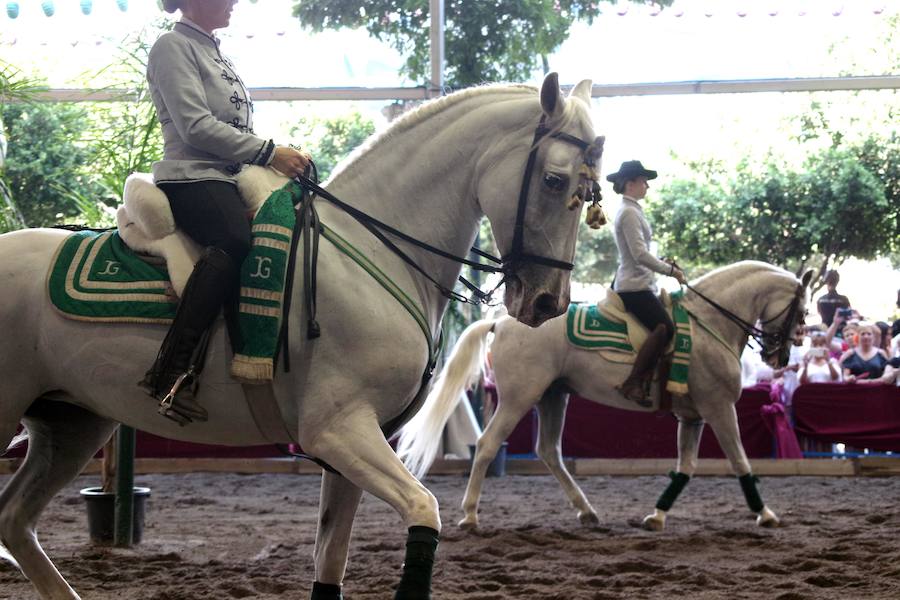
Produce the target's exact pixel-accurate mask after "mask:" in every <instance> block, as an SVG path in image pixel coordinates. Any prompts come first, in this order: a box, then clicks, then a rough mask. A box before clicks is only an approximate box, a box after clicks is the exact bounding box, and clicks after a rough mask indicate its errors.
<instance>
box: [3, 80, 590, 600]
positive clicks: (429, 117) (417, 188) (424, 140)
mask: <svg viewBox="0 0 900 600" xmlns="http://www.w3.org/2000/svg"><path fill="white" fill-rule="evenodd" d="M590 91H591V83H590V81H583V82H581V83H580V84H578V85H577V86H576V87H575V88H574V89H573V90H572V92H571V93H570V94H569V95H568V97H563V95H562V94H561V93H560V90H559V85H558V79H557V77H556V75H555V74H553V75H551V76H548V77H547V78H546V79H545V81H544V84H543V86H542V88H541V90H540V93H538V90H536V89H535V88H533V87H528V86H521V85H508V86H485V87H482V88H478V89H471V90H465V91H462V92H459V93H456V94H452V95H450V96H447V97H445V98H441V99H437V100H435V101H433V102H430V103H428V104H426V105H424V106H423V107H421V108H419V109H417V110H416V111H414V112H412V113H411V114H409V115H406V116H405V117H403V118H401V119H400V120H399V121H398V122H397V123H396V124H395V125H394V126H392V127H391V128H390V129H389V130H388V131H387V132H386V133H384V134H383V135H381V136H380V137H377V138H375V139H374V140H373V141H370V142H369V143H368V144H367V145H366V146H365V147H364V148H363V149H361V150H360V151H359V152H357V153H355V154H354V155H353V157H351V159H350V160H349V162H348V163H346V164H345V166H344V168H342V169H341V170H340V172H339V173H337V174H336V175H335V176H334V177H333V178H332V180H331V181H330V183H329V185H328V186H327V187H328V190H329V191H330V192H331V193H332V194H334V195H335V196H337V197H338V198H341V199H342V200H344V201H345V202H347V203H349V204H351V205H353V206H355V207H357V208H358V209H360V210H363V211H365V212H366V213H368V214H369V215H372V216H374V217H375V218H377V219H380V220H381V221H382V222H384V223H388V224H391V225H393V226H395V227H397V228H398V229H400V230H402V231H403V232H405V233H407V234H409V235H411V236H413V237H415V238H417V239H419V240H422V241H425V242H428V243H430V244H432V245H434V246H437V247H440V248H441V249H443V250H446V251H447V252H451V253H453V254H455V255H457V256H463V255H465V254H466V253H467V252H468V249H469V247H470V245H471V244H472V242H473V240H474V239H475V235H476V231H477V227H478V225H479V222H480V220H481V218H482V216H483V215H487V217H488V218H489V220H490V222H491V225H492V227H493V231H494V235H495V237H496V240H497V244H498V247H499V248H500V250H501V251H502V252H503V256H504V258H508V259H509V261H507V260H504V264H505V266H507V267H508V268H507V271H508V273H507V277H508V279H507V286H506V294H505V304H506V306H507V307H508V308H509V311H510V313H511V314H513V315H515V316H516V318H517V319H519V320H520V321H521V322H523V323H525V324H526V326H537V325H539V324H540V323H542V322H543V321H545V320H546V319H548V318H551V317H553V316H556V315H558V314H560V313H561V312H562V311H564V310H565V309H566V307H567V305H568V302H569V271H567V270H565V268H562V269H560V268H554V267H553V266H551V265H552V264H555V263H554V261H558V262H559V263H560V264H564V263H569V265H570V264H571V261H572V259H573V256H574V252H575V235H576V230H577V225H578V219H579V217H580V212H581V211H580V210H567V202H568V203H570V204H569V206H570V208H572V209H574V208H581V205H578V206H577V207H576V206H574V205H573V204H572V201H571V200H570V197H571V195H572V193H573V192H574V191H575V190H576V189H577V186H579V185H583V183H584V181H583V177H580V176H579V173H580V169H581V167H582V166H583V161H584V160H585V155H586V153H587V150H585V148H594V149H596V148H597V147H598V146H599V140H596V141H597V142H598V144H596V145H594V142H595V138H594V132H593V127H592V125H591V118H590ZM538 96H539V98H538ZM539 123H541V124H542V125H541V130H540V131H541V133H542V135H541V136H540V140H539V141H537V136H536V135H535V132H536V130H537V128H538V126H539ZM535 142H537V143H535ZM532 153H534V155H535V159H534V160H533V172H531V173H529V175H528V177H524V174H525V172H526V163H527V162H528V158H529V156H530V155H531V154H532ZM595 155H596V154H595ZM598 168H599V166H598ZM523 181H527V183H529V184H530V185H529V186H525V187H526V189H528V190H529V191H528V193H527V194H525V197H524V198H521V199H520V198H519V195H518V192H519V186H520V182H523ZM522 202H524V206H523V208H524V212H522V218H521V219H517V214H518V213H519V212H521V211H518V210H517V206H522ZM317 206H318V209H319V215H320V217H321V220H322V222H323V223H324V224H326V225H327V226H328V227H330V228H331V229H332V230H334V231H336V232H338V233H339V234H340V235H341V236H343V237H344V238H345V239H346V240H348V241H349V242H350V243H351V244H352V245H353V246H354V247H355V248H356V249H357V250H358V251H359V252H360V253H361V254H363V255H365V256H366V257H368V259H369V260H371V261H372V262H373V263H374V264H375V265H376V266H377V267H378V268H379V269H380V270H381V271H383V272H384V274H385V275H386V276H387V277H388V278H390V280H391V281H393V283H394V285H395V286H396V288H397V289H399V290H400V291H402V292H403V293H404V294H405V295H406V296H408V297H409V298H410V299H413V300H411V301H412V303H413V304H415V305H417V306H418V307H419V310H420V311H421V313H422V315H424V319H422V320H423V321H424V322H425V324H426V326H427V327H428V328H430V331H431V332H434V333H432V334H431V335H430V337H432V338H436V337H437V333H436V332H437V330H438V328H439V324H440V321H441V318H442V316H443V314H444V310H445V308H446V306H447V302H448V301H447V298H446V297H445V296H444V295H442V293H440V292H439V291H438V290H437V288H436V287H435V286H434V285H432V284H431V283H429V282H428V281H427V280H426V279H425V278H424V277H423V276H422V275H421V274H420V273H418V272H416V271H414V270H413V269H412V268H411V267H410V266H409V265H407V264H406V263H405V262H404V261H403V260H401V259H400V258H399V257H398V256H397V255H396V254H395V253H393V252H392V251H390V250H388V249H387V247H386V246H385V245H384V244H382V243H381V242H380V241H379V240H378V239H376V237H375V236H374V235H373V234H371V233H370V232H369V231H367V230H366V229H365V228H364V227H363V226H362V225H360V224H359V222H357V221H356V220H354V219H353V218H351V217H350V216H349V215H348V214H347V213H346V212H342V211H341V210H338V209H337V208H335V207H334V206H332V205H330V204H329V203H327V202H324V201H320V202H317ZM517 222H518V223H519V224H520V225H521V227H517V226H516V225H517ZM516 229H518V230H519V234H518V235H516ZM67 235H69V234H68V233H67V232H64V231H60V230H50V229H44V230H26V231H19V232H14V233H9V234H5V235H3V236H0V273H2V277H3V287H2V292H0V293H2V295H3V297H2V302H0V306H2V311H0V331H3V334H4V335H3V344H2V346H0V438H2V441H3V442H5V443H9V442H10V440H12V439H13V437H14V435H15V433H16V428H17V426H18V424H19V423H20V422H23V423H24V425H25V427H26V429H27V433H28V435H29V436H30V439H29V447H28V454H27V457H26V459H25V461H24V462H23V463H22V465H21V467H20V468H19V470H18V472H17V473H16V474H15V475H14V476H13V477H12V479H11V480H10V481H9V483H8V484H7V486H6V487H5V489H4V490H3V491H2V493H0V542H2V544H3V546H5V548H6V549H7V550H8V552H9V554H10V555H11V556H12V557H13V558H14V559H15V561H17V563H18V565H19V566H20V568H21V570H22V572H23V573H24V574H25V576H26V577H28V579H30V580H31V582H32V583H33V585H34V587H35V588H36V590H37V593H38V594H39V595H40V597H41V598H44V599H53V600H72V599H76V598H78V595H77V594H76V593H75V591H73V590H72V588H71V587H70V586H69V585H68V584H67V583H66V581H65V579H64V578H63V577H62V575H61V574H60V573H59V572H58V571H57V569H56V568H55V567H54V565H53V563H52V562H51V561H50V559H49V558H48V557H47V556H46V555H45V553H44V551H43V550H42V548H41V546H40V544H39V543H38V539H37V537H36V535H35V524H36V521H37V519H38V517H39V515H40V514H41V512H42V510H43V509H44V507H45V506H46V505H47V503H48V502H49V500H50V499H51V498H52V497H53V496H54V495H55V494H56V493H57V492H58V491H59V490H60V489H61V488H62V487H63V486H65V485H66V484H67V483H69V482H70V481H71V480H72V479H73V478H74V477H75V476H76V475H78V474H79V473H80V472H81V470H82V468H83V467H84V466H85V464H86V463H87V462H88V460H89V459H90V458H91V457H92V456H93V455H94V453H95V452H96V451H97V450H98V448H100V446H101V445H102V444H103V443H104V442H105V441H106V440H107V438H109V436H110V434H111V433H112V431H113V430H114V428H115V427H116V425H117V423H125V424H127V425H130V426H132V427H135V428H138V429H141V430H143V431H148V432H151V433H153V434H156V435H160V436H165V437H169V438H172V439H177V440H185V441H192V442H202V443H213V444H228V445H235V446H237V445H252V444H265V443H269V442H272V441H277V442H284V443H290V442H292V441H296V442H298V443H299V444H300V445H301V446H302V448H303V449H304V451H305V452H306V453H308V454H310V455H313V456H315V457H317V458H319V459H321V460H322V461H324V462H326V463H327V464H329V465H331V466H332V467H333V468H334V469H336V471H337V472H339V473H340V475H336V474H333V473H324V474H323V478H322V494H321V506H320V518H319V527H318V534H317V539H316V550H315V556H314V561H315V577H316V581H317V582H319V583H322V584H327V585H328V586H329V587H330V588H334V587H336V586H338V585H339V584H341V582H342V580H343V577H344V572H345V568H346V565H347V553H348V546H349V543H350V532H351V526H352V522H353V518H354V515H355V513H356V509H357V506H358V503H359V500H360V497H361V494H362V492H363V490H365V491H367V492H369V493H371V494H373V495H374V496H377V497H378V498H381V499H382V500H384V501H385V502H387V503H388V504H389V505H390V506H392V507H393V508H394V509H395V510H396V511H397V512H398V513H399V515H400V517H401V519H402V521H403V523H404V524H405V526H406V527H410V528H412V527H420V528H430V529H433V530H438V531H439V530H440V518H439V514H438V504H437V500H436V499H435V497H434V496H433V495H432V494H431V493H430V492H429V491H428V490H427V489H426V488H425V487H424V486H423V485H421V484H420V483H419V482H418V481H417V480H416V479H415V478H414V477H413V476H412V475H411V474H410V473H409V471H407V470H406V468H404V466H403V464H402V462H401V461H400V460H399V459H398V457H397V456H396V454H395V453H394V451H393V450H392V449H391V447H390V445H389V444H388V442H387V441H386V439H385V431H383V429H384V430H392V429H396V427H399V425H400V424H402V421H404V420H405V419H407V418H408V416H409V414H411V412H414V411H407V408H408V407H409V406H410V404H411V403H412V402H413V400H414V399H415V398H417V394H418V392H419V390H420V387H421V386H423V373H424V372H425V371H426V367H427V365H428V363H429V349H430V346H431V345H432V344H434V343H435V339H425V338H426V336H424V335H423V327H421V326H420V324H419V323H418V322H417V321H416V320H414V319H413V318H411V316H410V314H411V313H410V312H408V311H407V309H405V308H404V307H402V306H401V305H400V304H399V303H398V302H397V301H395V299H394V297H393V296H392V295H390V294H389V293H388V292H387V291H386V288H385V287H383V286H382V285H381V284H379V283H378V282H377V281H376V280H375V279H373V277H372V276H370V275H369V274H368V273H367V272H365V271H364V270H363V269H362V268H361V267H360V266H359V264H357V262H355V261H354V260H351V258H349V257H348V255H347V254H345V253H342V252H339V251H338V250H337V249H336V247H335V246H334V245H332V244H328V243H326V242H325V241H323V242H322V245H321V247H320V255H319V268H318V272H319V278H318V306H319V311H318V321H319V323H320V325H321V331H322V337H320V338H318V339H315V340H307V339H306V336H305V323H304V318H303V314H302V313H303V310H302V307H303V306H304V302H303V290H302V289H301V288H302V285H300V284H299V283H298V284H297V285H295V286H294V293H293V302H292V315H291V320H290V324H291V326H290V336H289V339H290V348H289V355H290V358H291V370H290V372H289V373H287V374H278V376H277V377H276V379H275V381H274V386H273V387H274V395H275V398H276V399H277V403H278V406H279V408H280V410H281V413H282V414H283V415H284V419H285V430H286V435H285V436H283V439H278V440H271V439H267V438H266V437H265V436H264V435H263V433H262V432H261V431H260V430H259V429H258V428H257V426H255V424H254V419H253V417H252V415H251V412H250V410H249V409H248V404H247V401H246V399H245V396H244V394H243V393H242V388H241V385H239V384H238V383H237V382H235V381H234V380H232V379H231V378H230V377H229V375H228V363H229V360H230V352H229V350H228V343H227V341H226V339H225V337H226V336H225V334H224V327H223V326H222V324H221V322H220V323H219V324H217V326H216V327H215V329H214V332H213V337H212V341H211V344H210V351H209V355H208V360H207V364H206V369H205V371H204V373H203V378H202V379H203V385H202V386H201V388H200V393H199V398H198V400H199V402H200V403H201V404H202V405H203V406H204V407H206V408H207V409H208V411H209V421H208V422H205V423H195V424H192V425H190V426H188V427H184V428H182V427H179V426H177V425H176V424H175V423H174V422H172V421H170V420H169V419H166V418H163V417H161V416H160V415H159V414H157V403H156V402H155V401H152V400H151V399H150V398H148V397H147V396H146V395H145V394H144V393H143V392H142V391H141V390H140V389H139V388H138V386H137V382H138V381H139V380H140V379H141V377H142V376H143V373H144V371H145V370H146V369H147V367H148V365H150V364H151V363H152V362H153V359H154V357H155V356H156V352H157V350H158V348H159V346H160V342H161V341H162V338H163V336H164V335H165V334H166V329H165V327H162V326H156V325H127V324H93V323H83V322H77V321H73V320H68V319H65V318H63V317H62V316H60V314H59V313H58V312H57V311H56V310H55V309H54V308H53V306H51V304H50V301H49V299H48V297H47V290H46V285H47V284H46V282H45V281H44V275H45V274H46V273H47V270H48V265H49V264H50V262H51V259H52V258H53V256H54V253H55V251H56V249H57V247H58V246H59V245H60V243H61V242H62V241H63V239H64V238H65V237H66V236H67ZM388 237H392V238H393V239H394V240H395V243H396V244H397V245H398V246H400V247H402V248H403V249H404V250H405V251H406V252H407V254H408V255H409V256H410V257H411V258H412V259H414V260H415V261H416V262H417V263H418V264H419V265H420V266H421V267H422V269H423V270H424V271H425V272H427V273H429V274H430V275H431V276H432V277H433V278H434V279H435V280H436V281H437V282H438V283H439V284H440V285H442V286H444V287H445V288H451V289H452V287H453V285H454V283H455V281H456V278H457V277H458V275H459V273H460V270H461V266H460V265H459V264H457V263H454V262H451V261H449V260H447V259H445V258H441V257H438V256H436V255H434V254H431V253H427V252H425V251H424V250H422V249H421V248H419V247H416V246H414V245H412V244H409V243H407V242H404V241H397V238H396V237H393V236H388ZM516 237H518V238H520V241H521V243H520V244H519V246H520V247H519V248H518V252H517V253H516V252H514V250H516V244H515V243H514V238H516ZM514 254H518V256H513V255H514ZM542 257H543V259H547V260H546V261H544V262H543V263H541V259H542ZM548 262H549V263H551V264H548ZM297 264H298V265H300V264H302V261H298V263H297ZM299 281H300V280H299V279H298V282H299ZM426 380H427V378H426ZM413 408H417V407H413ZM392 421H393V422H394V423H392ZM397 421H399V422H397ZM436 540H437V537H436V535H435V536H434V541H433V545H436V543H437V541H436ZM423 545H425V546H427V545H428V543H419V547H421V546H423ZM433 545H432V550H431V553H432V554H431V556H430V557H429V556H425V557H424V558H421V557H420V558H417V559H415V560H413V559H411V558H410V556H409V555H408V556H407V561H406V565H405V567H404V571H403V575H402V577H401V583H400V586H399V588H398V591H397V592H396V594H397V595H396V597H398V598H427V597H430V580H431V565H432V560H433ZM423 552H424V553H425V554H427V552H425V551H423ZM410 574H411V575H410ZM387 594H388V592H387V591H386V590H385V595H387ZM318 597H321V598H326V597H327V598H339V597H340V594H339V592H337V593H334V592H333V591H332V592H329V593H321V594H319V596H318Z"/></svg>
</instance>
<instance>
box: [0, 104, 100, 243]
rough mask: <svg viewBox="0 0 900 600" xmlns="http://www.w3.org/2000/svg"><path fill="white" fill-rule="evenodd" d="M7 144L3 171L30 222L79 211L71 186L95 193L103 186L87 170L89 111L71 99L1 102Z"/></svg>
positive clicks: (46, 222) (57, 218) (44, 221)
mask: <svg viewBox="0 0 900 600" xmlns="http://www.w3.org/2000/svg"><path fill="white" fill-rule="evenodd" d="M0 110H2V120H3V121H4V122H5V123H6V128H7V135H8V136H9V150H8V154H7V157H6V164H5V166H4V168H3V176H4V179H5V180H6V182H7V184H8V185H9V188H10V191H11V192H12V197H13V199H14V200H15V201H16V204H17V206H18V207H19V209H20V210H21V212H22V214H23V215H24V218H25V222H26V223H27V224H28V226H31V227H40V226H47V225H55V224H58V223H61V222H63V221H65V220H66V219H68V218H70V217H74V216H76V215H78V213H79V209H78V204H77V202H76V201H75V199H74V197H73V196H72V194H70V193H68V192H69V191H72V192H76V193H77V194H79V195H81V196H86V197H96V196H98V195H99V194H100V187H99V186H98V185H97V184H96V183H95V182H94V181H92V180H91V177H90V175H89V174H88V173H87V172H86V171H87V166H89V165H90V163H91V152H90V150H89V149H88V148H87V147H86V145H85V144H84V139H85V135H86V132H87V129H88V126H89V119H88V116H87V111H86V110H85V108H84V107H81V106H76V105H73V104H42V103H33V104H21V103H17V104H7V105H5V106H3V107H2V109H0Z"/></svg>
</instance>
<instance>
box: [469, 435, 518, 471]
mask: <svg viewBox="0 0 900 600" xmlns="http://www.w3.org/2000/svg"><path fill="white" fill-rule="evenodd" d="M507 446H509V442H503V443H502V444H500V448H499V449H498V450H497V455H496V456H495V457H494V460H492V461H491V462H490V464H489V465H488V468H487V472H486V473H485V477H503V476H504V475H506V447H507ZM469 453H470V454H471V455H472V459H471V460H472V463H474V462H475V445H474V444H469ZM471 471H472V469H471V467H469V472H471Z"/></svg>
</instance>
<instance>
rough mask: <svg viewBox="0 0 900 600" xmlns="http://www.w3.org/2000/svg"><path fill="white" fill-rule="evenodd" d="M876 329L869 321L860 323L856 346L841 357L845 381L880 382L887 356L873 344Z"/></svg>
mask: <svg viewBox="0 0 900 600" xmlns="http://www.w3.org/2000/svg"><path fill="white" fill-rule="evenodd" d="M848 327H849V325H848ZM876 329H877V328H876V327H875V326H874V325H871V324H869V323H860V324H859V326H858V330H857V334H856V337H857V344H856V346H855V347H854V348H853V349H852V350H848V351H847V352H846V353H844V356H842V357H841V367H842V368H843V369H844V381H846V382H847V383H852V382H854V381H857V382H874V383H881V381H880V378H881V376H882V375H884V368H885V366H887V364H888V357H887V355H886V354H885V353H884V350H882V349H881V348H878V347H876V346H875V330H876Z"/></svg>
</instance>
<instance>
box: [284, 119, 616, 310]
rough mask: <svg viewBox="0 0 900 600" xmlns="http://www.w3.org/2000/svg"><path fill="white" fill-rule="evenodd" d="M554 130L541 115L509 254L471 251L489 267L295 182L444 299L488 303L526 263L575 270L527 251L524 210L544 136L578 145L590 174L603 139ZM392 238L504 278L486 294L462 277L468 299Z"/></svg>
mask: <svg viewBox="0 0 900 600" xmlns="http://www.w3.org/2000/svg"><path fill="white" fill-rule="evenodd" d="M551 131H552V130H551V129H550V128H548V127H547V126H546V124H545V117H544V116H542V117H541V121H540V123H539V124H538V126H537V129H535V132H534V140H533V141H532V145H531V151H530V153H529V154H528V161H527V163H526V165H525V173H524V175H523V177H522V186H521V188H520V190H519V200H518V207H517V212H516V224H515V229H514V230H513V241H512V248H511V249H510V252H509V253H508V254H506V256H503V257H502V258H498V257H496V256H493V255H491V254H489V253H487V252H484V251H483V250H480V249H479V248H476V247H472V249H471V252H472V253H474V254H476V255H477V256H480V257H482V258H485V259H487V260H488V261H490V262H492V263H494V264H486V263H482V262H478V261H475V260H470V259H468V258H464V257H461V256H456V255H455V254H452V253H450V252H447V251H445V250H441V249H440V248H437V247H435V246H432V245H431V244H428V243H426V242H423V241H421V240H418V239H416V238H414V237H412V236H410V235H408V234H406V233H403V232H402V231H400V230H398V229H396V228H395V227H392V226H391V225H388V224H387V223H384V222H382V221H379V220H378V219H376V218H375V217H372V216H371V215H369V214H367V213H365V212H363V211H361V210H359V209H358V208H355V207H353V206H351V205H349V204H347V203H346V202H343V201H342V200H340V199H338V198H337V197H335V196H334V195H333V194H331V193H330V192H328V191H327V190H325V189H324V188H322V187H321V186H320V185H319V184H318V182H317V181H315V180H314V179H313V178H310V177H309V176H307V175H298V176H297V177H295V180H296V181H297V182H298V183H299V184H300V185H301V186H302V187H303V188H304V189H305V190H306V191H307V192H308V193H310V194H311V195H313V196H321V197H322V198H325V199H326V200H328V201H329V202H331V203H332V204H334V205H335V206H337V207H338V208H340V209H341V210H343V211H344V212H346V213H347V214H349V215H350V216H351V217H353V218H354V219H356V220H357V221H358V222H359V223H360V224H361V225H363V227H365V228H366V229H368V230H369V231H370V232H371V233H372V234H373V235H374V236H375V237H377V238H378V239H379V240H380V241H381V242H382V243H383V244H384V245H385V246H386V247H387V248H388V249H389V250H391V252H393V253H394V254H396V255H397V256H399V257H400V258H401V259H403V261H404V262H406V263H407V264H408V265H410V267H412V268H413V269H415V270H416V271H418V272H419V273H420V274H421V275H422V276H423V277H425V278H426V279H427V280H428V281H430V282H431V283H432V284H433V285H434V286H435V287H437V288H438V290H440V292H441V294H442V295H444V296H445V297H447V298H449V299H451V300H457V301H460V302H465V303H470V304H485V303H488V302H490V299H491V297H492V296H493V294H494V292H496V291H497V288H499V287H500V286H501V285H503V284H504V283H505V282H506V281H507V280H508V279H509V278H510V277H512V276H514V275H515V273H516V271H517V270H518V269H519V268H521V267H522V266H523V265H525V264H538V265H542V266H545V267H551V268H554V269H564V270H566V271H571V270H572V267H573V264H572V263H571V262H567V261H563V260H559V259H556V258H552V257H547V256H540V255H537V254H532V253H530V252H526V251H525V242H524V237H525V234H524V232H525V209H526V208H527V204H528V192H529V189H530V187H531V179H532V175H533V172H534V166H535V163H536V161H537V152H538V142H540V140H541V139H543V138H544V137H546V136H549V137H551V138H554V139H558V140H560V141H562V142H566V143H568V144H572V145H574V146H577V147H578V148H580V149H581V151H582V160H583V163H584V165H585V166H586V167H588V169H589V172H591V173H593V172H594V168H595V165H596V163H597V160H598V159H599V157H600V155H601V154H602V148H603V145H602V138H597V139H596V140H594V141H593V142H587V141H585V140H582V139H581V138H578V137H575V136H573V135H569V134H567V133H563V132H560V131H557V132H553V133H551ZM389 235H390V236H393V237H395V238H399V239H401V240H403V241H405V242H408V243H410V244H412V245H414V246H416V247H418V248H421V249H423V250H425V251H427V252H430V253H431V254H435V255H437V256H440V257H442V258H446V259H448V260H452V261H455V262H458V263H460V264H463V265H466V266H468V267H470V268H471V269H473V270H476V271H482V272H487V273H502V274H503V278H502V279H501V280H500V282H499V283H498V284H497V285H496V286H495V287H494V289H492V290H491V291H489V292H484V291H482V290H481V289H480V288H479V287H478V286H476V285H475V284H473V283H471V282H470V281H468V280H466V279H465V278H464V277H460V278H459V280H460V282H461V283H463V284H464V285H465V286H466V287H467V288H468V289H469V290H470V291H471V292H472V295H473V298H467V297H466V296H464V295H463V294H460V293H458V292H456V291H454V290H453V289H450V288H447V287H446V286H444V285H443V284H441V283H440V282H439V281H437V280H436V279H434V277H432V276H431V275H430V274H429V273H427V272H426V271H425V270H424V269H423V268H422V267H421V266H420V265H419V264H418V263H416V262H415V260H414V259H413V258H412V257H411V256H410V255H409V254H407V253H406V252H405V251H404V250H403V249H401V248H400V247H399V246H397V244H396V243H395V242H394V241H393V240H392V239H390V238H389V237H388V236H389Z"/></svg>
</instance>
